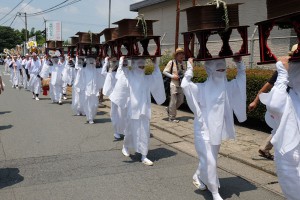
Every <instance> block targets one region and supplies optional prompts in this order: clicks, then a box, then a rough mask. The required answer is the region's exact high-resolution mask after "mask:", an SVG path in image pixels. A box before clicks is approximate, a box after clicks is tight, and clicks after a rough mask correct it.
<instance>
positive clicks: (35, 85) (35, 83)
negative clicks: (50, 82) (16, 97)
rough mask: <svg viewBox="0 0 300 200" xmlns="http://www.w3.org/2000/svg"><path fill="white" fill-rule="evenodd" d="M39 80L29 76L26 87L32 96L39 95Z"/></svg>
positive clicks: (31, 75)
mask: <svg viewBox="0 0 300 200" xmlns="http://www.w3.org/2000/svg"><path fill="white" fill-rule="evenodd" d="M41 86H42V83H41V79H40V78H38V77H37V75H35V74H30V80H29V83H28V87H29V89H30V91H31V92H33V93H34V94H40V93H41Z"/></svg>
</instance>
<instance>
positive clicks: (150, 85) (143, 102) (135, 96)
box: [110, 58, 166, 166]
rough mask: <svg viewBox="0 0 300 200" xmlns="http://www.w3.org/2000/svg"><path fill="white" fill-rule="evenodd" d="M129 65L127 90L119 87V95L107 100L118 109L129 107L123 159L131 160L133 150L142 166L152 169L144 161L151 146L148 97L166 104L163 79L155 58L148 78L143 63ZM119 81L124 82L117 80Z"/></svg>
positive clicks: (124, 87) (124, 86)
mask: <svg viewBox="0 0 300 200" xmlns="http://www.w3.org/2000/svg"><path fill="white" fill-rule="evenodd" d="M131 65H132V70H128V71H127V72H128V73H126V74H127V78H126V79H127V80H128V86H127V85H126V84H123V87H118V91H117V92H115V95H114V96H111V97H110V98H111V99H112V101H113V102H114V103H115V104H117V106H119V107H121V108H123V106H125V105H127V107H128V110H127V116H128V117H127V118H128V127H127V129H128V130H127V131H126V133H125V138H124V144H123V148H122V153H123V155H124V156H127V157H128V156H130V150H131V149H132V150H134V152H137V153H140V154H141V155H142V158H141V161H142V163H143V164H145V165H147V166H151V165H153V162H152V161H151V160H150V159H148V158H147V154H148V148H149V142H150V119H151V94H152V96H153V98H154V99H155V101H156V103H157V104H162V103H164V102H165V100H166V95H165V89H164V84H163V78H162V74H161V72H160V69H159V59H158V58H156V59H155V61H154V65H155V67H154V71H153V73H152V74H151V75H145V59H142V58H138V59H133V60H132V63H131ZM119 80H120V81H124V79H121V78H119V77H118V81H119ZM120 85H121V86H122V84H120ZM128 96H129V97H128ZM128 98H129V101H128Z"/></svg>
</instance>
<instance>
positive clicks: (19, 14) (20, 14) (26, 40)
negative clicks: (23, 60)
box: [18, 12, 28, 53]
mask: <svg viewBox="0 0 300 200" xmlns="http://www.w3.org/2000/svg"><path fill="white" fill-rule="evenodd" d="M22 14H24V17H25V46H24V49H25V53H26V52H27V50H26V44H27V42H28V33H27V32H28V31H27V13H26V12H25V13H20V12H18V16H19V17H22Z"/></svg>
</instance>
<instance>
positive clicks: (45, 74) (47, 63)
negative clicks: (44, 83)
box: [40, 55, 53, 79]
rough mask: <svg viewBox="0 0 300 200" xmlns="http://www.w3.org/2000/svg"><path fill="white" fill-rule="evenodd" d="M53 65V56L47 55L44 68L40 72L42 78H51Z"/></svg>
mask: <svg viewBox="0 0 300 200" xmlns="http://www.w3.org/2000/svg"><path fill="white" fill-rule="evenodd" d="M52 65H53V63H52V61H51V58H50V57H49V56H47V55H46V56H45V58H44V62H43V66H42V70H41V72H40V76H41V77H42V79H46V78H49V75H50V70H51V66H52Z"/></svg>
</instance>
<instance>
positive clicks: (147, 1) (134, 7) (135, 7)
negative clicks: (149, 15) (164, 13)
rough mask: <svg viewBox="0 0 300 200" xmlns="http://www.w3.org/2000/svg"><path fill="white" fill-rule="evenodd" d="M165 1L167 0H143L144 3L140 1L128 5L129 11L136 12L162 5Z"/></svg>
mask: <svg viewBox="0 0 300 200" xmlns="http://www.w3.org/2000/svg"><path fill="white" fill-rule="evenodd" d="M165 1H167V0H144V1H141V2H137V3H134V4H131V5H130V11H134V12H138V11H139V9H141V8H145V7H148V6H152V5H155V4H158V3H162V2H165Z"/></svg>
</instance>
